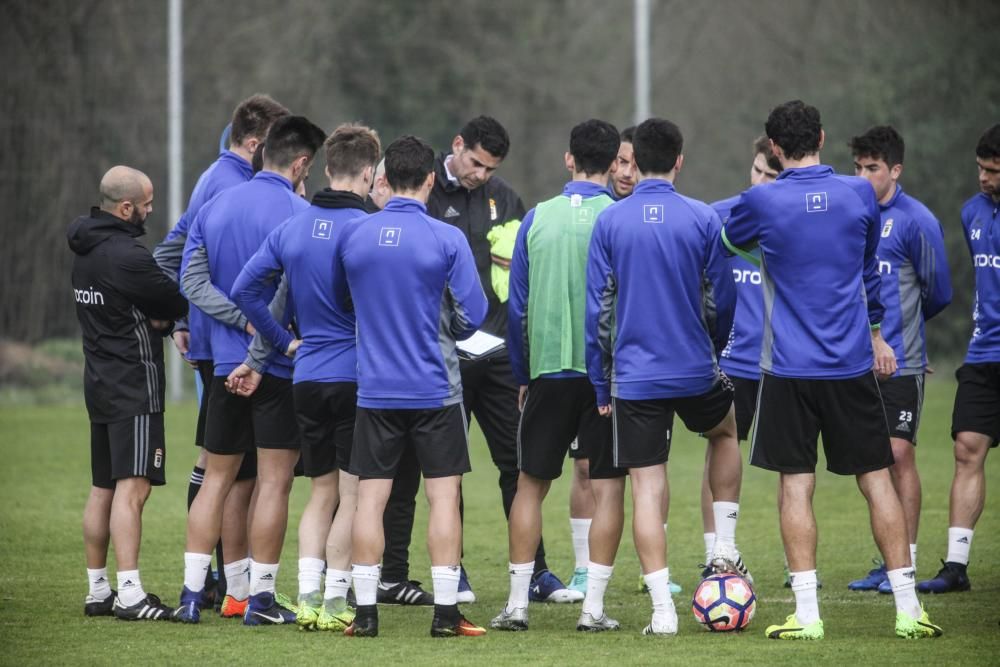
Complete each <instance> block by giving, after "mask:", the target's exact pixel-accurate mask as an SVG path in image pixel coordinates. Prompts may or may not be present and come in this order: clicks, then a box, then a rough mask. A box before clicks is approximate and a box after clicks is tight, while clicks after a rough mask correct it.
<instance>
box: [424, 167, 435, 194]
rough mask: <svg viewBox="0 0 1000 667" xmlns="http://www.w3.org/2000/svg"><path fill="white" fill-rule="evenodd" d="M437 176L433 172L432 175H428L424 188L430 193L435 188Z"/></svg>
mask: <svg viewBox="0 0 1000 667" xmlns="http://www.w3.org/2000/svg"><path fill="white" fill-rule="evenodd" d="M436 176H437V174H435V173H434V172H433V171H432V172H431V173H429V174H427V178H425V179H424V187H425V188H427V190H428V191H430V190H432V189H433V188H434V180H435V178H436Z"/></svg>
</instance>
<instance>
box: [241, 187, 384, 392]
mask: <svg viewBox="0 0 1000 667" xmlns="http://www.w3.org/2000/svg"><path fill="white" fill-rule="evenodd" d="M363 215H365V210H364V200H363V199H361V197H359V196H357V195H356V194H354V193H352V192H335V191H333V190H330V189H329V188H327V189H326V190H322V191H320V192H317V193H316V195H315V196H314V197H313V203H312V206H310V207H309V208H307V209H305V210H304V211H302V212H301V213H297V214H295V215H293V216H292V217H291V218H289V219H288V220H286V221H285V222H284V223H282V225H281V226H280V227H278V228H277V229H275V230H274V231H273V232H271V233H270V234H268V236H267V240H265V241H264V244H263V245H262V246H261V247H260V249H259V250H258V251H257V253H256V254H255V255H254V256H253V257H251V258H250V261H249V262H247V265H246V266H244V267H243V271H242V272H240V275H239V276H237V278H236V282H234V283H233V289H232V297H233V301H234V302H235V303H236V305H237V306H239V308H240V310H242V311H243V312H244V313H246V316H247V318H248V319H249V320H250V322H251V324H253V326H254V328H256V329H257V331H259V332H260V334H261V335H262V336H263V337H264V338H266V339H267V340H268V341H269V342H270V343H271V345H272V346H274V348H275V349H277V350H279V351H281V352H284V351H285V350H287V349H288V346H289V345H290V344H291V342H292V335H291V334H290V333H289V332H288V329H287V328H286V327H283V326H282V325H281V323H279V322H278V321H277V320H276V319H274V317H273V316H272V315H271V311H270V310H269V309H268V300H267V299H265V298H264V293H265V291H266V290H270V291H271V292H273V291H274V286H275V284H277V281H278V279H279V278H280V276H282V275H284V276H285V279H286V280H287V281H288V296H289V301H288V303H289V304H290V305H291V310H292V314H293V316H294V317H295V322H296V324H297V325H298V330H299V335H301V336H302V344H301V345H300V346H299V349H298V351H297V352H296V353H295V358H294V366H295V382H307V381H308V382H354V381H355V379H356V377H357V365H358V361H357V355H356V354H355V322H354V313H352V312H349V311H343V310H341V309H339V308H337V306H336V305H335V304H334V303H333V294H332V292H331V291H330V285H331V284H332V282H333V264H334V258H335V257H336V254H337V245H338V244H339V243H340V240H341V237H342V236H343V234H344V229H345V227H346V226H347V225H349V224H351V222H352V221H354V220H356V219H357V218H359V217H360V216H363Z"/></svg>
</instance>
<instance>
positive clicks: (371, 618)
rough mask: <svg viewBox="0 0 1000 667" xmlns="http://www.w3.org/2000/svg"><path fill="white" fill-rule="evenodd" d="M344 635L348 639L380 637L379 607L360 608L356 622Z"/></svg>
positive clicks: (355, 617)
mask: <svg viewBox="0 0 1000 667" xmlns="http://www.w3.org/2000/svg"><path fill="white" fill-rule="evenodd" d="M344 634H345V635H347V636H348V637H378V607H376V606H375V605H370V606H369V605H365V606H361V607H358V613H357V614H356V615H355V616H354V622H353V623H351V624H350V625H349V626H347V629H346V630H344Z"/></svg>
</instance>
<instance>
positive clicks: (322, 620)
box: [316, 598, 354, 632]
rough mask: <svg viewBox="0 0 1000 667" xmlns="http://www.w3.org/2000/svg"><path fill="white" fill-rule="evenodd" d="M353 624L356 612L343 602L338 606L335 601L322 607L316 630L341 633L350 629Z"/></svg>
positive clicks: (330, 601) (328, 601)
mask: <svg viewBox="0 0 1000 667" xmlns="http://www.w3.org/2000/svg"><path fill="white" fill-rule="evenodd" d="M341 600H343V598H341ZM338 607H339V608H338ZM353 622H354V610H352V609H351V608H350V607H348V606H347V604H346V603H343V602H342V603H340V604H339V605H338V604H337V603H335V602H334V601H333V600H327V601H326V602H325V603H324V605H323V606H322V607H320V610H319V618H317V619H316V629H317V630H323V631H326V632H340V631H342V630H346V629H347V628H348V627H350V625H351V623H353Z"/></svg>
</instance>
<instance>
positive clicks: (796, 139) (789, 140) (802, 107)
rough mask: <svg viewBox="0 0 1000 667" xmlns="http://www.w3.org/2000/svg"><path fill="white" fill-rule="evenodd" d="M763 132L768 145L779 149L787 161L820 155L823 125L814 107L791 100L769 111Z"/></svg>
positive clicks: (800, 101)
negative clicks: (769, 142) (776, 146)
mask: <svg viewBox="0 0 1000 667" xmlns="http://www.w3.org/2000/svg"><path fill="white" fill-rule="evenodd" d="M764 131H765V132H766V133H767V136H768V138H769V139H771V141H773V142H774V143H776V144H777V145H778V146H780V147H781V150H782V152H784V154H785V157H786V158H787V159H789V160H801V159H802V158H804V157H805V156H806V155H811V154H812V153H817V152H819V140H820V136H821V135H822V132H823V125H822V124H821V123H820V119H819V110H818V109H817V108H816V107H813V106H809V105H808V104H806V103H805V102H803V101H802V100H792V101H791V102H785V103H784V104H781V105H778V106H776V107H775V108H774V109H772V110H771V113H770V114H769V115H768V117H767V123H765V124H764Z"/></svg>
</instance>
